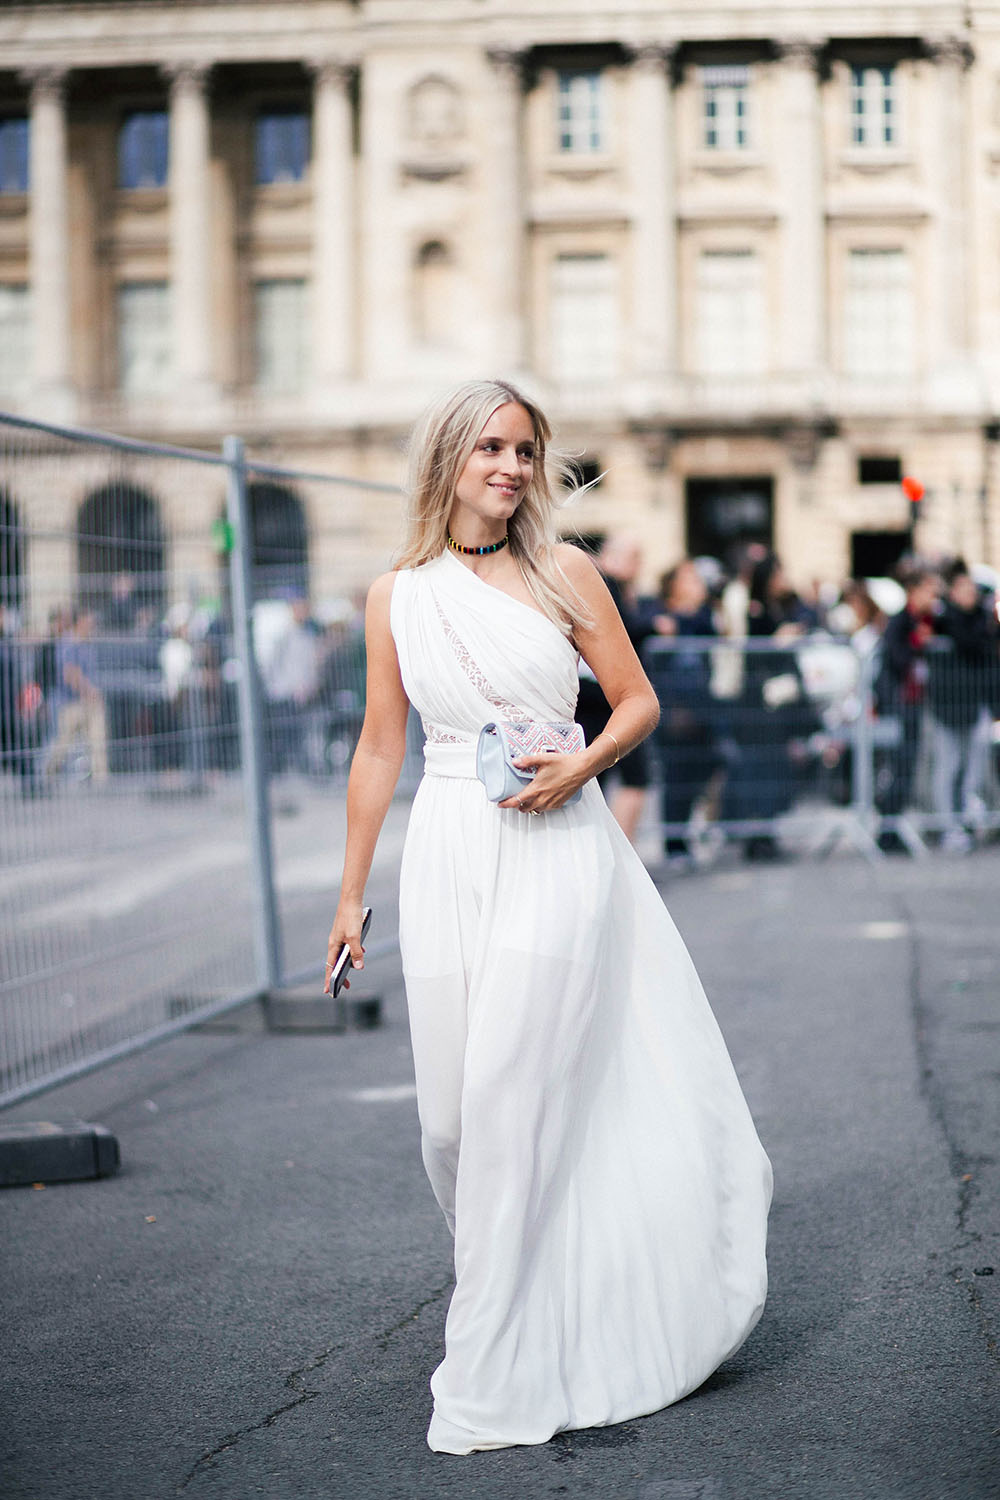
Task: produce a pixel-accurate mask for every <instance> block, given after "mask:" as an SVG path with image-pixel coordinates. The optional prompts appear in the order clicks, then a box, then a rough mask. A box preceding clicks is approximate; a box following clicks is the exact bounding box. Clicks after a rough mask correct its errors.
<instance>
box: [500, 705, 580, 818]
mask: <svg viewBox="0 0 1000 1500" xmlns="http://www.w3.org/2000/svg"><path fill="white" fill-rule="evenodd" d="M583 747H584V738H583V729H582V728H581V727H580V725H579V724H574V723H572V722H570V723H565V724H544V723H539V722H538V721H537V720H534V719H516V720H507V721H506V722H505V723H497V724H484V725H483V727H482V729H481V730H480V731H479V743H478V745H477V746H476V775H477V776H478V777H479V779H480V781H481V782H482V783H483V786H484V787H485V788H486V795H487V797H488V798H489V800H490V801H491V802H504V801H506V799H507V798H508V797H516V796H517V794H518V792H523V791H524V789H525V787H526V786H529V785H530V784H531V779H532V777H533V776H534V774H535V773H534V771H532V770H526V771H521V770H518V768H517V766H515V765H514V764H513V762H514V761H515V760H516V759H517V758H518V756H521V755H545V754H551V755H577V754H578V753H579V752H580V751H581V750H582V749H583ZM581 791H582V788H580V787H578V788H577V790H576V791H575V792H574V793H573V795H572V796H571V797H567V799H566V802H567V803H569V802H577V801H579V798H580V793H581Z"/></svg>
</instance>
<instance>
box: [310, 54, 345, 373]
mask: <svg viewBox="0 0 1000 1500" xmlns="http://www.w3.org/2000/svg"><path fill="white" fill-rule="evenodd" d="M353 72H354V69H353V68H352V67H351V65H350V64H348V63H344V62H337V61H333V60H326V61H323V62H319V63H316V64H315V66H314V85H313V159H312V186H313V271H312V281H313V285H312V311H313V326H312V337H313V370H314V373H315V376H316V381H317V384H318V385H319V386H320V387H324V386H327V387H328V386H330V385H332V384H335V383H336V382H337V381H342V380H344V379H345V378H347V377H348V376H349V375H350V374H351V372H352V369H353V365H354V304H355V294H356V281H355V250H354V243H355V222H354V220H355V202H354V199H355V184H354V140H353V131H354V124H353V116H352V102H351V79H352V76H353Z"/></svg>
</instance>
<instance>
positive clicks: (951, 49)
mask: <svg viewBox="0 0 1000 1500" xmlns="http://www.w3.org/2000/svg"><path fill="white" fill-rule="evenodd" d="M924 53H925V55H926V56H927V57H929V58H930V59H931V61H932V62H935V63H937V65H938V66H939V67H952V68H961V69H963V71H964V70H965V69H966V68H969V67H971V65H972V63H973V61H974V59H975V53H974V52H973V50H972V45H971V43H970V42H969V41H968V40H967V39H966V38H965V37H963V36H955V35H953V34H951V35H940V36H929V37H926V38H925V39H924Z"/></svg>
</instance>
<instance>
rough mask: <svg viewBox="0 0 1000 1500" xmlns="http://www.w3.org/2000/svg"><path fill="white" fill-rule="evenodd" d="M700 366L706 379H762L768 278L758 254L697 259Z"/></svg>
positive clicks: (723, 253)
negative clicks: (760, 376)
mask: <svg viewBox="0 0 1000 1500" xmlns="http://www.w3.org/2000/svg"><path fill="white" fill-rule="evenodd" d="M695 318H696V324H695V364H696V367H697V370H698V373H699V374H701V375H757V374H760V373H762V372H763V370H764V369H765V368H766V364H767V357H766V356H767V338H766V319H765V308H764V278H763V266H762V265H761V262H760V257H759V256H758V255H757V254H756V253H755V251H753V250H706V251H703V252H702V254H701V255H700V256H699V258H698V273H697V287H696V297H695Z"/></svg>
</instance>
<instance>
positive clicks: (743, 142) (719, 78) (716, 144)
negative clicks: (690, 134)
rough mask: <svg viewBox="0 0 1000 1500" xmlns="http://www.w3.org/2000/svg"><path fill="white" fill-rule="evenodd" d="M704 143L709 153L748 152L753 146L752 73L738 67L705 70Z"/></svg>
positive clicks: (702, 77) (708, 68) (703, 99)
mask: <svg viewBox="0 0 1000 1500" xmlns="http://www.w3.org/2000/svg"><path fill="white" fill-rule="evenodd" d="M701 96H702V110H703V119H704V135H703V139H704V143H705V146H706V148H707V149H708V150H709V151H745V150H746V149H747V147H748V146H749V144H750V135H749V119H750V69H749V68H748V67H745V66H738V65H736V64H733V65H728V66H718V67H705V68H702V69H701Z"/></svg>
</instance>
